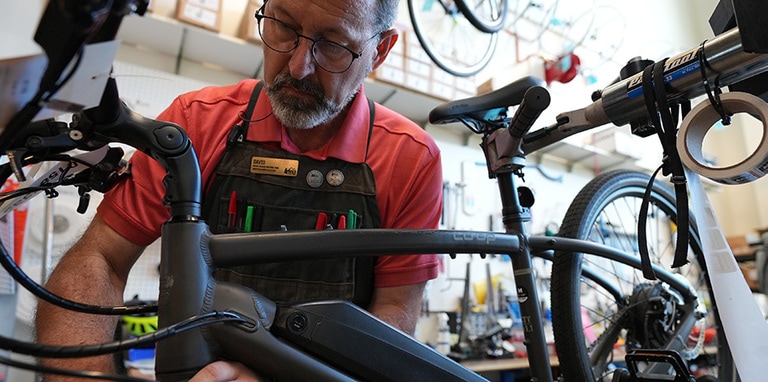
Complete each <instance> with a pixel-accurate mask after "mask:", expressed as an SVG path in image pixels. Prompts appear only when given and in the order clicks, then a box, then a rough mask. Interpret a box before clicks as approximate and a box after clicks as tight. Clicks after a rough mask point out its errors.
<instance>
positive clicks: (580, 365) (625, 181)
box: [552, 170, 719, 381]
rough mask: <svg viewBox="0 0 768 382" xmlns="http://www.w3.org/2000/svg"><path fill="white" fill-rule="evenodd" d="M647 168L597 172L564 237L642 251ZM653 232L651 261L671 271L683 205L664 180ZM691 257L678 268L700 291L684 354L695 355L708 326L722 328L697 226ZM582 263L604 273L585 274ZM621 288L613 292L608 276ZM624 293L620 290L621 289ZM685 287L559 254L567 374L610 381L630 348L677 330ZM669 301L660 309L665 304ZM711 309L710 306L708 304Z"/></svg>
mask: <svg viewBox="0 0 768 382" xmlns="http://www.w3.org/2000/svg"><path fill="white" fill-rule="evenodd" d="M649 179H650V177H649V176H648V175H646V174H643V173H640V172H636V171H629V170H616V171H611V172H606V173H604V174H601V175H599V176H597V177H596V178H595V179H593V180H592V181H591V182H590V183H588V184H587V185H586V186H585V187H584V188H583V189H582V190H581V191H580V192H579V194H578V195H577V196H576V198H575V199H574V201H573V203H572V204H571V206H570V207H569V209H568V211H567V213H566V215H565V217H564V219H563V223H562V225H561V232H560V233H559V236H564V237H571V238H578V239H584V240H589V241H593V242H598V243H603V244H606V245H609V246H612V247H615V248H619V249H621V250H622V251H624V252H626V253H629V254H633V253H634V254H635V255H636V256H638V257H639V252H638V251H637V248H638V244H637V235H636V232H637V217H638V216H639V213H638V211H639V209H640V204H641V201H642V199H643V194H644V192H645V187H646V186H647V184H648V181H649ZM647 219H648V220H647V225H646V232H647V234H648V235H647V237H648V247H649V254H650V257H651V260H652V261H653V262H654V263H655V264H656V265H658V266H661V267H663V268H664V269H667V270H670V268H669V266H670V265H671V264H672V258H673V257H674V252H675V250H674V249H675V237H676V235H675V233H676V229H677V226H676V224H675V223H676V219H677V214H676V209H675V198H674V192H673V190H672V189H671V188H670V187H669V186H667V185H666V184H663V183H661V182H659V181H657V182H655V183H654V185H653V189H652V193H651V197H650V203H649V208H648V214H647ZM689 231H690V232H691V238H692V240H691V241H690V242H691V243H693V244H692V245H691V246H689V250H688V260H689V263H688V264H687V265H685V266H683V267H680V268H676V269H674V270H670V271H671V272H672V273H674V276H676V277H678V278H680V277H683V278H685V280H687V283H688V285H689V286H690V287H691V288H693V289H692V290H695V291H697V293H698V294H699V303H700V305H699V308H700V313H701V316H702V317H703V318H702V319H701V320H699V321H698V322H697V324H696V326H695V327H694V330H693V331H692V333H698V336H696V337H692V336H689V338H688V341H687V346H688V347H687V348H686V349H684V351H683V352H682V354H681V355H682V356H683V357H684V358H687V359H692V358H694V357H695V356H696V355H697V354H696V353H698V352H699V351H700V350H702V349H703V348H704V347H703V346H702V345H703V340H704V335H705V333H706V330H705V327H704V326H705V325H707V326H714V327H719V326H718V325H717V322H718V321H719V320H718V319H717V317H716V313H715V311H714V309H712V307H713V306H714V303H713V301H714V300H713V298H712V296H711V293H710V288H709V282H708V279H707V277H706V275H705V273H704V271H703V270H704V269H706V268H705V266H704V259H703V255H702V253H701V248H700V246H699V245H698V243H699V241H698V235H697V234H696V233H695V231H694V230H693V229H692V228H691V229H690V230H689ZM582 269H584V270H586V269H589V270H590V271H591V272H594V273H596V274H598V275H599V276H600V278H601V279H602V281H603V283H598V282H595V281H594V280H595V278H594V277H590V278H586V277H581V274H582ZM606 281H607V282H609V283H610V287H611V288H614V289H613V290H612V291H611V292H612V293H611V292H609V288H608V287H607V286H606V284H605V282H606ZM617 291H618V292H619V293H616V292H617ZM682 295H683V294H682V293H676V292H675V291H674V290H672V288H670V287H669V285H668V284H666V283H662V282H659V281H650V280H646V279H645V278H644V277H643V276H642V271H641V270H640V269H639V268H638V267H634V266H630V265H627V264H625V263H620V262H617V261H613V260H609V259H607V258H604V257H599V256H595V255H590V254H582V253H557V254H555V259H554V263H553V265H552V321H553V329H554V334H555V339H556V341H555V343H556V347H557V352H558V354H567V355H568V357H560V367H561V371H562V372H563V375H564V376H565V377H566V379H567V380H569V381H595V380H597V381H610V380H611V376H612V373H613V371H614V370H615V369H616V368H617V367H623V365H621V364H617V363H616V362H621V361H622V358H623V354H625V352H627V351H629V350H632V349H639V348H642V349H658V348H661V347H662V346H663V344H664V343H666V342H667V340H668V339H669V338H670V337H671V336H672V335H671V334H670V333H671V332H672V331H674V330H675V329H676V325H677V323H678V322H677V321H676V318H677V316H676V310H675V307H677V306H680V304H683V301H681V297H680V296H682ZM660 301H664V302H665V304H664V308H663V309H659V305H658V302H660ZM704 307H706V308H704Z"/></svg>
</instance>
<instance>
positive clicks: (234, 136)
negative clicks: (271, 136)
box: [227, 81, 264, 148]
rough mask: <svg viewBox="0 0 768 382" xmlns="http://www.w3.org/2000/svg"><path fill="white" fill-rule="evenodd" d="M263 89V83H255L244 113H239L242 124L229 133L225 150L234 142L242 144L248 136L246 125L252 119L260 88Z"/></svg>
mask: <svg viewBox="0 0 768 382" xmlns="http://www.w3.org/2000/svg"><path fill="white" fill-rule="evenodd" d="M263 87H264V82H263V81H259V82H258V83H256V86H254V87H253V91H252V92H251V98H250V99H249V100H248V106H246V108H245V112H244V113H243V112H241V114H240V119H241V120H242V121H243V122H242V123H240V124H239V125H235V126H234V127H233V128H232V131H230V133H229V136H228V137H227V148H229V146H231V145H232V143H234V142H242V141H243V140H244V139H245V137H246V136H247V135H248V124H249V123H250V122H251V117H253V109H254V108H256V101H257V100H258V99H259V94H261V88H263Z"/></svg>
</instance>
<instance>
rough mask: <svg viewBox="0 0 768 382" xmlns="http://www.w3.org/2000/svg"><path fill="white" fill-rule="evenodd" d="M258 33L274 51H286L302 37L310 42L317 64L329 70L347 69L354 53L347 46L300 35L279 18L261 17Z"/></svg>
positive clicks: (292, 48)
mask: <svg viewBox="0 0 768 382" xmlns="http://www.w3.org/2000/svg"><path fill="white" fill-rule="evenodd" d="M259 35H260V36H261V40H262V41H263V42H264V44H265V45H266V46H267V47H269V48H270V49H273V50H275V51H278V52H281V53H288V52H291V51H293V50H294V49H296V47H297V46H298V45H299V38H300V37H304V38H306V39H308V40H310V41H311V42H312V57H314V59H315V62H317V64H318V65H319V66H320V67H321V68H323V69H325V70H327V71H329V72H343V71H345V70H347V69H348V68H349V67H350V65H352V61H353V60H354V59H355V54H354V53H353V52H351V51H350V50H348V49H347V48H345V47H343V46H341V45H339V44H337V43H334V42H331V41H326V40H312V39H310V38H308V37H305V36H300V35H299V33H298V32H296V30H294V29H293V28H291V27H289V26H288V25H286V24H284V23H283V22H281V21H279V20H275V19H272V18H269V17H262V18H261V19H260V20H259Z"/></svg>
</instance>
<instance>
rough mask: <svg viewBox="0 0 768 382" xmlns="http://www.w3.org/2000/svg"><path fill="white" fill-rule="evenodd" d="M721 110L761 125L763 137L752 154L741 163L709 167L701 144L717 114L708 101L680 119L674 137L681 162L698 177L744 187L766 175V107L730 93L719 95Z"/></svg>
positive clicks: (752, 98) (748, 96)
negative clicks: (752, 118)
mask: <svg viewBox="0 0 768 382" xmlns="http://www.w3.org/2000/svg"><path fill="white" fill-rule="evenodd" d="M720 102H721V103H722V104H723V108H724V109H725V110H726V111H727V112H729V113H732V114H736V113H748V114H750V115H752V116H753V117H755V118H757V119H758V120H760V121H761V122H762V123H763V135H762V137H761V138H760V142H759V144H758V145H757V148H756V149H755V151H754V152H753V153H752V154H751V155H749V156H748V157H747V158H745V159H744V160H742V161H740V162H738V163H736V164H733V165H730V166H724V167H710V166H708V165H707V164H706V162H705V160H704V155H703V154H702V143H703V142H704V136H706V135H707V132H708V131H709V129H710V128H712V126H713V125H714V124H715V123H716V122H717V121H719V120H720V114H718V113H717V111H715V108H714V107H713V106H712V104H711V103H709V102H702V103H700V104H698V105H696V107H694V108H693V109H692V110H691V112H690V113H688V115H687V116H686V117H685V118H684V119H683V123H682V124H681V125H680V131H679V132H678V135H677V150H678V152H679V153H680V160H681V161H682V162H683V164H685V166H686V167H688V168H689V169H691V170H693V171H694V172H696V173H697V174H699V175H701V176H703V177H706V178H709V179H711V180H713V181H715V182H718V183H723V184H744V183H748V182H751V181H753V180H757V179H758V178H761V177H762V176H764V175H765V174H766V173H768V136H767V135H768V134H766V131H768V129H767V128H766V126H768V124H767V123H768V104H766V103H765V101H763V100H762V99H760V98H759V97H756V96H754V95H752V94H749V93H742V92H729V93H724V94H722V95H720Z"/></svg>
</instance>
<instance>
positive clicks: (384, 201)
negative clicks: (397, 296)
mask: <svg viewBox="0 0 768 382" xmlns="http://www.w3.org/2000/svg"><path fill="white" fill-rule="evenodd" d="M411 134H414V137H409V138H408V139H403V137H402V135H401V136H400V139H399V140H398V142H396V143H393V142H390V143H389V144H388V145H387V146H386V147H387V148H386V152H385V153H384V154H383V158H379V159H377V160H383V161H384V162H386V164H385V165H383V166H384V168H385V169H386V170H385V171H384V173H385V174H387V175H388V177H385V176H382V177H379V176H378V175H377V187H379V186H380V182H379V180H382V182H381V183H383V184H381V186H386V191H383V190H382V189H380V190H379V193H380V195H379V196H378V197H379V198H381V199H380V206H383V210H382V226H383V227H384V228H400V229H437V228H438V227H439V224H440V216H441V212H442V196H443V194H442V189H443V177H442V164H441V159H440V151H439V149H438V148H437V145H436V144H435V143H434V141H433V140H432V139H431V137H429V136H428V135H427V134H426V133H425V132H424V131H423V130H421V129H420V128H419V130H418V131H416V132H413V133H411ZM375 147H376V146H372V150H373V149H375ZM438 266H439V259H438V256H437V255H435V254H427V255H394V256H381V257H379V260H378V263H377V265H376V269H375V275H376V276H375V277H376V278H375V283H374V285H375V286H376V287H391V286H401V285H408V284H415V283H420V282H424V281H427V280H430V279H434V278H436V277H437V273H438Z"/></svg>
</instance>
